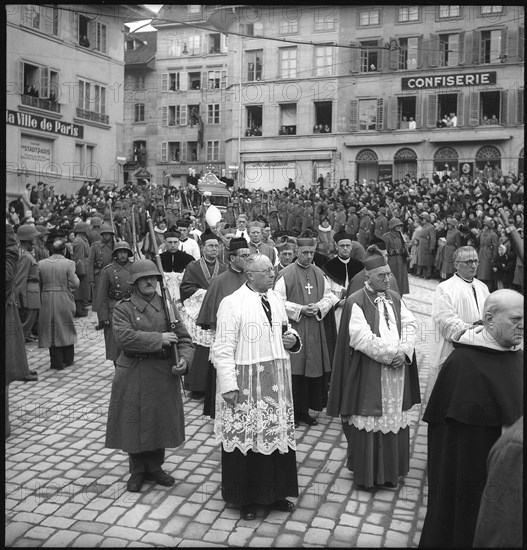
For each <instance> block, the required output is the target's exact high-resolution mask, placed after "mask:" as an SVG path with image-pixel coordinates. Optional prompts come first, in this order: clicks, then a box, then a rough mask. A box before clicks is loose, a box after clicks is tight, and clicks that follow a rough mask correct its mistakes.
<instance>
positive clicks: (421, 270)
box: [415, 212, 436, 279]
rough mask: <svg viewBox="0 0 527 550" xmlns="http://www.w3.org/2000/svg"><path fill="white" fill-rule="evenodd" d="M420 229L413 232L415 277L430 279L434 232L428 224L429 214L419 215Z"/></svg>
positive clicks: (433, 260)
mask: <svg viewBox="0 0 527 550" xmlns="http://www.w3.org/2000/svg"><path fill="white" fill-rule="evenodd" d="M419 218H420V219H421V227H418V228H417V230H416V232H415V238H416V240H417V276H418V277H424V278H425V279H430V278H431V277H432V267H433V265H434V263H435V254H434V251H435V247H436V231H435V229H434V226H433V225H432V223H431V222H430V214H428V212H422V213H421V214H420V215H419Z"/></svg>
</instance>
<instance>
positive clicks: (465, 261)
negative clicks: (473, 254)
mask: <svg viewBox="0 0 527 550" xmlns="http://www.w3.org/2000/svg"><path fill="white" fill-rule="evenodd" d="M457 263H458V264H465V265H476V264H479V260H458V261H457Z"/></svg>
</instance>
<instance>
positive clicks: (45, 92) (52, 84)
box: [19, 61, 60, 112]
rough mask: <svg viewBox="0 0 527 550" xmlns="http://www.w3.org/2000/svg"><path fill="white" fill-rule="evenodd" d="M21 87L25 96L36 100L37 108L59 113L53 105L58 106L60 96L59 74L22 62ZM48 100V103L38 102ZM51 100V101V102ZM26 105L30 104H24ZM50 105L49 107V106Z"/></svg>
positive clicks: (46, 68) (47, 68)
mask: <svg viewBox="0 0 527 550" xmlns="http://www.w3.org/2000/svg"><path fill="white" fill-rule="evenodd" d="M19 70H20V86H21V88H22V90H23V95H24V96H28V97H32V98H35V100H36V101H35V102H34V103H35V104H34V106H35V107H40V108H42V109H48V110H52V111H55V110H56V111H57V112H58V109H54V108H53V105H51V103H54V104H55V105H57V106H58V104H57V99H58V95H59V89H60V88H59V73H58V72H57V71H54V70H53V69H50V68H49V67H43V66H41V65H36V64H35V65H34V64H33V63H25V62H24V61H21V62H20V68H19ZM38 100H47V101H38ZM50 100H51V101H50ZM24 104H25V105H27V104H29V103H24ZM48 104H49V105H48Z"/></svg>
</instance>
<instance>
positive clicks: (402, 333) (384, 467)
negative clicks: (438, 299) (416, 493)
mask: <svg viewBox="0 0 527 550" xmlns="http://www.w3.org/2000/svg"><path fill="white" fill-rule="evenodd" d="M364 265H365V269H366V283H365V286H364V288H362V289H361V290H358V291H357V292H355V293H353V294H352V295H351V296H350V297H349V298H348V299H347V300H346V305H345V306H344V311H343V312H342V321H341V330H340V331H339V335H338V340H337V347H336V350H335V357H334V360H333V370H332V373H331V384H330V390H329V396H328V406H327V411H326V412H327V414H328V415H329V416H340V418H341V421H342V429H343V431H344V435H345V436H346V439H347V441H348V459H347V464H346V465H347V468H348V469H349V470H351V471H353V481H354V484H355V485H356V486H358V487H360V488H362V489H365V490H370V491H371V490H372V489H373V488H374V487H375V486H377V485H380V486H382V485H384V486H388V487H397V485H398V483H399V477H400V476H405V475H406V474H407V473H408V470H409V464H410V460H409V458H410V457H409V455H410V434H409V431H410V428H409V425H410V423H411V421H412V417H411V413H414V412H417V405H418V404H419V403H420V402H421V399H420V394H419V378H418V372H417V363H416V359H415V352H414V345H415V340H416V336H417V321H416V320H415V318H414V316H413V314H412V313H411V312H410V311H409V310H408V308H407V307H406V306H405V304H404V302H403V301H402V300H401V297H400V295H399V294H397V293H396V292H393V291H391V290H390V289H389V279H390V277H391V275H392V274H391V271H390V266H389V265H388V263H387V261H386V258H385V257H384V255H383V254H382V253H381V252H380V250H378V248H377V247H376V246H375V245H372V246H370V247H368V248H367V250H366V254H365V256H364ZM345 329H346V330H345Z"/></svg>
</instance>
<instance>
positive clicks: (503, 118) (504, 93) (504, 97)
mask: <svg viewBox="0 0 527 550" xmlns="http://www.w3.org/2000/svg"><path fill="white" fill-rule="evenodd" d="M508 121H509V91H508V90H501V91H500V124H507V123H508Z"/></svg>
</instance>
